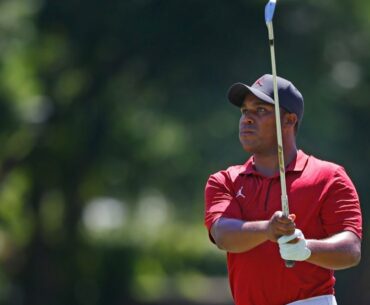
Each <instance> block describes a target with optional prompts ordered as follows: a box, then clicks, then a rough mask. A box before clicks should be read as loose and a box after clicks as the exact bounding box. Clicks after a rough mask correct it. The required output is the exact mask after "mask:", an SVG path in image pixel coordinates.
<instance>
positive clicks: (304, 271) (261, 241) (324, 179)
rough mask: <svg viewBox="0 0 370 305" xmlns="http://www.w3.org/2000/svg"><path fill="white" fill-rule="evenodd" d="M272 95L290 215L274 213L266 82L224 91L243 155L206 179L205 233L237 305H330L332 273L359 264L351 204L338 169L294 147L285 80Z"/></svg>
mask: <svg viewBox="0 0 370 305" xmlns="http://www.w3.org/2000/svg"><path fill="white" fill-rule="evenodd" d="M277 87H278V94H279V100H280V112H281V128H282V139H283V145H284V146H283V148H284V161H285V164H286V169H285V171H286V184H287V195H288V198H289V208H290V213H291V214H290V215H289V216H288V217H286V216H283V213H282V212H281V188H280V177H279V162H278V158H277V137H276V123H275V112H274V105H273V104H274V95H273V80H272V76H271V75H269V74H266V75H264V76H262V77H261V78H259V79H258V80H257V81H256V82H255V83H254V84H253V85H252V86H247V85H245V84H242V83H237V84H234V85H233V86H232V87H231V88H230V90H229V92H228V99H229V101H230V102H231V103H232V104H234V105H235V106H237V107H239V108H240V111H241V117H240V121H239V139H240V142H241V145H242V147H243V149H244V150H245V151H246V152H247V153H249V154H251V156H250V158H249V159H248V160H247V161H246V162H245V163H244V164H243V165H236V166H231V167H229V168H228V169H226V170H222V171H219V172H217V173H215V174H213V175H211V176H210V177H209V179H208V181H207V184H206V187H205V225H206V227H207V228H208V231H209V236H210V239H211V241H212V242H213V243H215V244H216V245H217V247H218V248H220V249H222V250H225V251H227V265H228V274H229V282H230V287H231V293H232V296H233V299H234V302H235V304H236V305H287V304H289V305H292V304H294V305H298V304H299V305H324V304H325V305H335V304H337V303H336V300H335V297H334V283H335V278H334V270H340V269H345V268H349V267H353V266H356V265H357V264H358V263H359V262H360V258H361V238H362V216H361V210H360V204H359V198H358V195H357V192H356V189H355V187H354V185H353V183H352V182H351V180H350V178H349V177H348V175H347V174H346V172H345V170H344V168H343V167H342V166H340V165H337V164H334V163H331V162H327V161H322V160H320V159H317V158H315V157H314V156H312V155H308V154H306V153H304V152H303V151H302V150H299V149H298V148H297V145H296V136H297V132H298V128H299V126H300V124H301V122H302V118H303V109H304V104H303V97H302V95H301V93H300V92H299V91H298V90H297V88H296V87H295V86H294V85H293V84H292V83H291V82H290V81H288V80H286V79H283V78H280V77H278V78H277ZM284 260H292V261H295V265H294V267H293V268H287V267H286V266H285V263H284Z"/></svg>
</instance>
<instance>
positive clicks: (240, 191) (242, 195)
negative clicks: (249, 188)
mask: <svg viewBox="0 0 370 305" xmlns="http://www.w3.org/2000/svg"><path fill="white" fill-rule="evenodd" d="M242 191H243V187H241V188H240V189H239V191H238V192H237V193H236V196H235V197H236V198H238V197H239V196H240V197H243V198H245V196H244V194H243V193H242Z"/></svg>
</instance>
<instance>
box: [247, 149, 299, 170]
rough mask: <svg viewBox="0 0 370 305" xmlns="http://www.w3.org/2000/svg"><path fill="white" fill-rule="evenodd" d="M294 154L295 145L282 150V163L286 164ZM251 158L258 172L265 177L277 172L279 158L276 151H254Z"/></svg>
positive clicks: (295, 154) (294, 156) (295, 153)
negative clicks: (266, 152)
mask: <svg viewBox="0 0 370 305" xmlns="http://www.w3.org/2000/svg"><path fill="white" fill-rule="evenodd" d="M296 156H297V148H296V147H292V148H291V149H286V151H284V165H285V166H287V165H288V164H289V163H290V162H291V161H292V160H294V159H295V158H296ZM253 158H254V166H255V168H256V171H257V172H259V173H260V174H262V175H264V176H266V177H271V176H274V175H276V174H277V173H278V172H279V159H278V156H277V152H276V153H271V154H259V153H255V154H254V155H253Z"/></svg>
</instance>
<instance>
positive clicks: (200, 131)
mask: <svg viewBox="0 0 370 305" xmlns="http://www.w3.org/2000/svg"><path fill="white" fill-rule="evenodd" d="M264 5H265V2H264V1H262V0H254V1H247V0H235V1H226V0H219V1H185V2H184V1H181V2H180V1H176V0H175V1H163V0H136V1H134V0H127V1H118V0H111V1H106V2H102V1H98V0H90V1H69V0H66V1H50V0H49V1H48V0H45V1H41V0H28V1H22V0H2V1H1V2H0V35H1V37H2V39H1V41H0V111H1V114H2V120H1V121H0V141H1V143H2V149H1V150H0V162H1V163H0V183H1V184H0V262H1V269H0V303H1V304H27V305H33V304H35V305H36V304H37V305H41V304H48V305H53V304H55V305H59V304H63V305H64V304H81V305H83V304H89V305H94V304H96V305H98V304H99V305H100V304H112V305H113V304H139V303H153V302H155V304H167V303H171V304H174V303H175V302H180V301H181V302H184V300H186V301H187V302H188V304H190V303H191V302H198V303H199V302H202V303H204V304H207V302H208V303H209V304H215V302H216V301H218V302H222V301H223V302H224V303H227V302H228V300H229V296H228V294H227V282H226V281H225V275H226V269H225V268H226V267H225V256H224V253H222V252H221V251H218V250H217V249H215V247H214V246H212V245H211V244H210V242H209V241H208V237H207V233H206V231H205V229H204V228H203V226H202V222H203V187H204V184H205V181H206V179H207V177H208V175H209V174H211V173H213V172H215V171H217V170H220V169H223V168H226V167H227V166H229V165H231V164H235V163H242V162H244V160H245V159H246V158H247V156H245V154H244V153H243V151H242V150H241V148H240V145H239V143H238V139H237V122H238V117H239V112H238V110H237V109H235V108H233V107H232V106H230V105H229V104H228V103H227V101H226V98H225V93H226V91H227V89H228V87H229V86H230V85H231V84H232V83H233V82H236V81H246V82H249V83H251V82H253V81H254V80H255V79H256V78H258V77H259V76H260V75H262V74H264V73H266V72H269V71H270V60H269V50H268V43H267V32H266V28H265V25H264V20H263V8H264ZM369 16H370V4H368V3H366V2H364V1H360V0H352V1H349V0H338V1H319V2H318V1H313V0H310V1H305V2H301V1H288V0H287V1H282V2H280V3H279V7H278V10H277V15H276V17H275V21H274V22H275V35H276V40H277V46H276V48H277V67H278V73H279V74H280V75H282V76H284V77H287V78H289V79H292V80H293V81H294V83H295V84H296V85H297V87H298V88H300V90H301V92H302V93H303V95H304V97H305V103H306V105H305V118H304V121H303V125H302V128H301V131H300V134H299V144H300V147H301V148H302V149H304V150H305V151H306V152H308V153H313V154H315V155H317V156H318V157H321V158H324V159H329V160H332V161H335V162H338V163H340V164H342V165H344V166H345V167H346V169H347V171H348V173H349V174H350V176H351V177H352V178H353V181H354V183H355V184H356V186H357V188H358V191H359V195H360V198H361V200H362V203H363V212H364V233H365V238H364V245H363V259H362V263H361V265H360V266H359V267H357V268H354V269H350V270H346V271H341V272H338V273H337V278H338V283H337V296H338V299H339V301H340V304H343V305H345V304H354V303H356V304H358V305H366V304H368V303H369V300H370V292H369V291H370V290H369V289H367V288H368V283H369V275H368V274H367V272H366V270H367V268H368V267H369V263H370V261H369V259H368V257H369V255H368V253H369V246H368V242H367V241H368V236H367V232H368V231H369V224H368V223H367V215H369V213H370V212H369V209H368V207H367V204H366V203H367V202H368V201H369V199H370V193H369V183H368V178H367V174H368V173H367V172H368V169H369V168H370V158H369V156H370V138H369V136H368V128H370V125H369V119H368V118H369V115H370V104H369V101H368V96H369V93H370V86H369V84H370V72H369V71H370V52H369V48H370V34H369V33H370V22H369V20H370V19H369ZM212 285H213V286H212ZM214 285H216V287H217V289H214V288H215V286H214ZM223 291H224V292H223ZM225 291H226V292H225ZM225 293H226V297H225ZM212 297H213V298H212ZM184 304H185V303H184Z"/></svg>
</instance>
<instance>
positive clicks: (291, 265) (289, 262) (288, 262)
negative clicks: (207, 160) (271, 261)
mask: <svg viewBox="0 0 370 305" xmlns="http://www.w3.org/2000/svg"><path fill="white" fill-rule="evenodd" d="M294 265H295V261H290V260H286V261H285V267H287V268H293V267H294Z"/></svg>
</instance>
